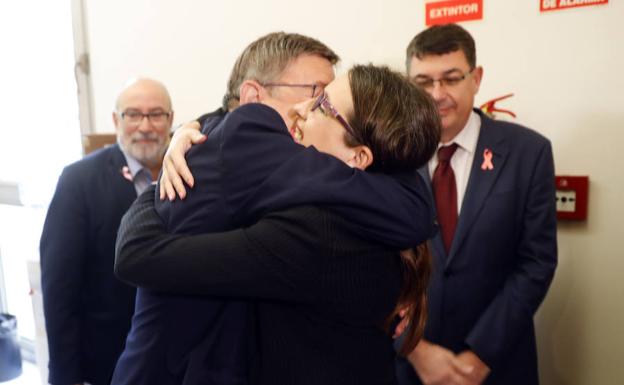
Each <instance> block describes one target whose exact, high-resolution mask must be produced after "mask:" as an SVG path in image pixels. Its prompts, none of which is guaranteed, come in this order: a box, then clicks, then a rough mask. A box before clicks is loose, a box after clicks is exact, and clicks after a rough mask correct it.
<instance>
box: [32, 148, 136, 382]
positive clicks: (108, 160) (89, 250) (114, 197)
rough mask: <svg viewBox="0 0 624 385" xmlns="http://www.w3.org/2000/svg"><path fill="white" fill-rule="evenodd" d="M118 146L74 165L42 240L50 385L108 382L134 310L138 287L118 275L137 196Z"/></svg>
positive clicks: (59, 191)
mask: <svg viewBox="0 0 624 385" xmlns="http://www.w3.org/2000/svg"><path fill="white" fill-rule="evenodd" d="M124 166H126V160H125V158H124V156H123V154H122V152H121V150H120V149H119V147H118V146H117V145H113V146H110V147H107V148H105V149H102V150H99V151H97V152H95V153H93V154H90V155H89V156H87V157H86V158H84V159H82V160H80V161H78V162H76V163H74V164H72V165H69V166H67V167H66V168H65V169H64V170H63V173H62V174H61V177H60V178H59V181H58V185H57V187H56V192H55V193H54V197H53V199H52V201H51V203H50V207H49V209H48V213H47V216H46V220H45V224H44V227H43V234H42V235H41V245H40V251H41V283H42V290H43V305H44V312H45V318H46V330H47V333H48V347H49V351H50V362H49V369H50V376H49V382H50V383H51V384H54V385H57V384H60V385H63V384H75V383H78V382H83V381H88V382H90V383H92V384H95V385H100V384H108V381H109V380H110V376H111V374H112V370H113V368H114V365H115V362H116V361H117V358H118V357H119V354H120V353H121V350H122V348H123V345H124V341H125V338H126V334H127V333H128V330H129V328H130V319H131V317H132V313H133V311H134V296H135V289H134V288H133V287H131V286H128V285H126V284H124V283H122V282H121V281H119V280H118V279H117V278H116V277H115V276H114V274H113V262H114V257H115V251H114V247H115V239H116V237H117V229H118V227H119V221H120V220H121V217H122V215H123V214H124V213H125V212H126V210H127V209H128V207H130V204H131V203H132V202H133V201H134V199H135V198H136V192H135V189H134V185H133V184H132V182H130V181H128V180H126V179H125V178H124V177H123V175H122V173H121V169H122V167H124Z"/></svg>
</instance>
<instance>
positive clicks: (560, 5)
mask: <svg viewBox="0 0 624 385" xmlns="http://www.w3.org/2000/svg"><path fill="white" fill-rule="evenodd" d="M608 3H609V0H540V11H542V12H548V11H559V10H562V9H567V8H576V7H587V6H589V5H603V4H608Z"/></svg>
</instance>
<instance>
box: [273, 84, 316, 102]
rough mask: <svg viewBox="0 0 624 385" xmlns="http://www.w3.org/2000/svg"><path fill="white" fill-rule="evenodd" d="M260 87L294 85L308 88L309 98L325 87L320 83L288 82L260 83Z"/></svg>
mask: <svg viewBox="0 0 624 385" xmlns="http://www.w3.org/2000/svg"><path fill="white" fill-rule="evenodd" d="M261 86H262V87H294V88H309V89H310V93H309V94H308V95H309V96H308V97H310V98H313V97H315V96H317V95H319V94H320V93H321V92H323V89H324V88H325V86H324V85H321V84H289V83H264V84H261Z"/></svg>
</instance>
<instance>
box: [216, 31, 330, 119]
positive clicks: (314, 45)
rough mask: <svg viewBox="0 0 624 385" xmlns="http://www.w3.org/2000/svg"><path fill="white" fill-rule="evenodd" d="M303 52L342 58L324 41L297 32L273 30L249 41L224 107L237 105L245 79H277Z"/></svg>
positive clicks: (224, 100) (235, 67) (228, 108)
mask: <svg viewBox="0 0 624 385" xmlns="http://www.w3.org/2000/svg"><path fill="white" fill-rule="evenodd" d="M304 54H307V55H318V56H320V57H322V58H325V59H327V60H328V61H329V62H330V63H331V64H336V63H337V62H338V61H339V60H340V58H339V57H338V55H336V53H335V52H334V51H332V50H331V49H330V48H329V47H327V46H326V45H325V44H323V43H321V42H320V41H318V40H316V39H313V38H311V37H308V36H304V35H299V34H297V33H286V32H273V33H270V34H268V35H265V36H263V37H261V38H259V39H258V40H256V41H254V42H253V43H251V44H249V46H247V48H245V50H244V51H243V52H242V53H241V55H240V56H239V57H238V59H236V63H234V67H233V68H232V73H231V74H230V79H229V80H228V84H227V91H226V93H225V96H224V97H223V108H224V109H225V110H231V109H233V108H235V107H237V106H238V103H239V98H240V95H239V89H240V86H241V84H242V83H243V82H244V81H245V80H256V81H258V82H259V83H269V82H272V81H275V80H276V79H277V78H278V77H279V76H280V74H281V73H282V72H283V71H284V69H285V68H286V66H287V65H288V63H290V62H291V61H292V60H294V59H296V58H297V57H299V56H300V55H304Z"/></svg>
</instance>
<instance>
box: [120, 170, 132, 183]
mask: <svg viewBox="0 0 624 385" xmlns="http://www.w3.org/2000/svg"><path fill="white" fill-rule="evenodd" d="M121 175H123V177H124V178H126V179H127V180H129V181H130V182H132V180H133V179H134V178H132V174H131V173H130V169H129V168H128V166H123V167H122V168H121Z"/></svg>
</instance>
